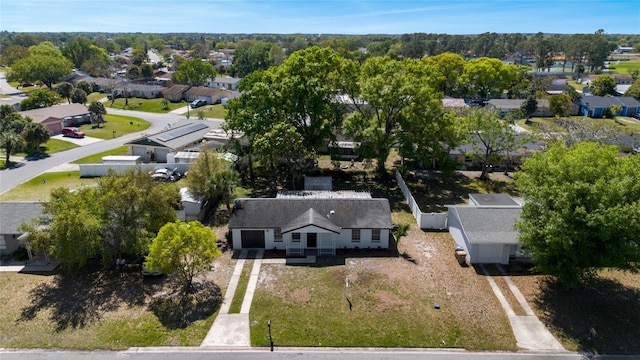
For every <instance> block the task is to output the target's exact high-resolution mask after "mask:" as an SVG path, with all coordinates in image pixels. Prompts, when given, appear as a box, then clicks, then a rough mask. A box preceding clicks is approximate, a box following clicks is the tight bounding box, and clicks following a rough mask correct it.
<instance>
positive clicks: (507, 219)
mask: <svg viewBox="0 0 640 360" xmlns="http://www.w3.org/2000/svg"><path fill="white" fill-rule="evenodd" d="M449 211H456V212H457V213H458V217H459V218H460V223H461V224H462V228H463V229H464V232H465V233H466V234H467V238H468V239H469V243H471V244H517V243H518V232H517V231H516V230H515V228H514V225H515V223H516V222H517V221H518V220H520V212H521V211H522V209H512V208H509V209H505V208H502V209H497V208H479V207H473V206H453V207H450V208H449Z"/></svg>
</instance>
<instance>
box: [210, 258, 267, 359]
mask: <svg viewBox="0 0 640 360" xmlns="http://www.w3.org/2000/svg"><path fill="white" fill-rule="evenodd" d="M248 254H249V251H248V250H242V252H241V253H240V256H239V257H238V261H237V262H236V266H235V267H234V269H233V275H231V279H230V280H229V286H228V287H227V293H226V294H225V296H224V300H223V301H222V306H221V307H220V312H219V313H218V316H217V317H216V320H215V321H214V322H213V325H211V329H209V332H208V333H207V336H206V337H205V338H204V340H203V341H202V344H200V346H214V347H220V346H222V347H249V346H251V338H250V328H249V310H250V309H251V302H252V301H253V294H254V292H255V290H256V286H257V284H258V276H259V275H260V266H261V265H262V257H263V256H264V250H258V252H257V254H256V258H255V260H253V267H252V268H251V276H250V277H249V283H248V284H247V290H246V292H245V294H244V299H243V301H242V307H241V309H240V313H239V314H229V309H230V307H231V302H232V301H233V296H234V295H235V293H236V290H237V288H238V280H239V279H240V274H241V273H242V268H243V267H244V264H245V262H246V261H247V255H248Z"/></svg>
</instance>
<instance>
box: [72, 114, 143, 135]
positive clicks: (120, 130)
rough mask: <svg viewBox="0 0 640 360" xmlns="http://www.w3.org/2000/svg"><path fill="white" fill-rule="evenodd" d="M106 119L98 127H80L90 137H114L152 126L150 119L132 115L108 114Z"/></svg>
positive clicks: (88, 125) (90, 125) (89, 125)
mask: <svg viewBox="0 0 640 360" xmlns="http://www.w3.org/2000/svg"><path fill="white" fill-rule="evenodd" d="M105 120H106V122H105V123H103V124H102V125H101V127H100V128H97V129H94V128H93V125H92V124H85V125H82V126H80V127H79V128H80V130H82V131H84V132H85V134H86V135H87V136H90V137H95V138H99V139H113V138H114V137H120V136H122V135H125V134H129V133H133V132H138V131H142V130H145V129H147V128H149V126H151V124H150V123H149V122H148V121H146V120H142V119H140V118H136V117H132V116H123V115H112V114H107V115H106V116H105ZM132 123H133V124H132ZM114 131H115V133H114Z"/></svg>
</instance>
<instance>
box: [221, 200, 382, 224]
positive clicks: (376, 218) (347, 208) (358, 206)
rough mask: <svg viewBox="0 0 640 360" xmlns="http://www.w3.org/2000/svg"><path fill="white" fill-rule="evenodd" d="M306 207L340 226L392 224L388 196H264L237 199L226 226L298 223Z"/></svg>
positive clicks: (312, 219) (314, 218) (300, 221)
mask: <svg viewBox="0 0 640 360" xmlns="http://www.w3.org/2000/svg"><path fill="white" fill-rule="evenodd" d="M309 209H313V210H314V212H315V213H317V214H320V215H321V216H323V217H326V216H327V215H329V217H328V218H327V219H328V220H329V221H330V222H331V223H332V224H334V226H337V227H340V228H350V229H389V228H391V227H392V226H393V223H392V221H391V208H390V207H389V200H387V199H306V198H300V199H276V198H264V199H238V200H236V202H235V204H234V209H233V212H232V214H231V218H230V219H229V228H230V229H233V228H236V229H238V228H256V229H264V228H282V227H285V226H288V228H290V227H292V226H294V225H299V224H301V223H302V222H303V221H302V220H303V219H302V218H301V215H303V214H304V213H306V212H308V211H309ZM331 211H333V214H330V212H331ZM311 221H312V222H313V221H317V222H318V224H320V225H323V226H328V224H327V223H319V220H318V219H317V217H312V218H311ZM307 222H309V218H307ZM318 224H316V223H314V225H318Z"/></svg>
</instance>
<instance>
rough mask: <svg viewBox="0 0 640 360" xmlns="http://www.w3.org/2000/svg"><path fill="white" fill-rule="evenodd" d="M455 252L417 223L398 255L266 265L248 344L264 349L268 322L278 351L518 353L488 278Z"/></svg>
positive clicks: (446, 239)
mask: <svg viewBox="0 0 640 360" xmlns="http://www.w3.org/2000/svg"><path fill="white" fill-rule="evenodd" d="M452 249H453V240H452V239H451V237H450V235H449V234H448V233H425V232H422V231H420V230H419V229H417V228H416V225H415V224H414V225H412V227H411V229H410V230H409V233H408V236H407V237H405V238H403V239H402V241H401V242H400V245H399V249H398V252H395V251H380V250H375V251H374V250H370V251H367V250H360V251H346V252H339V253H338V254H337V256H336V257H333V258H331V257H322V258H319V262H318V263H317V264H315V265H312V266H285V265H276V264H264V265H263V267H262V270H261V273H260V277H259V280H258V287H257V289H256V294H255V298H254V302H253V305H252V309H251V313H250V318H251V325H252V330H251V341H252V344H253V345H255V346H268V344H269V343H268V337H267V336H266V322H267V320H271V324H272V332H273V337H274V341H275V343H276V345H279V346H345V347H354V346H364V347H367V346H375V347H456V348H466V349H477V350H497V349H502V350H515V349H516V346H515V339H514V337H513V334H512V332H511V328H510V325H509V322H508V319H507V318H506V315H505V314H504V313H503V311H502V309H501V307H500V305H499V303H498V301H497V299H496V298H495V297H494V296H493V293H492V292H491V289H490V288H489V285H488V283H487V281H486V279H485V278H484V277H483V276H480V275H477V274H476V273H475V271H474V269H473V268H469V267H460V266H459V265H458V263H457V262H456V260H455V258H454V256H453V250H452ZM346 279H348V281H349V287H348V289H347V295H348V297H349V301H350V302H351V307H350V304H349V302H348V301H347V300H346V299H345V283H346ZM435 303H438V304H439V305H440V309H435V308H434V304H435Z"/></svg>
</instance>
